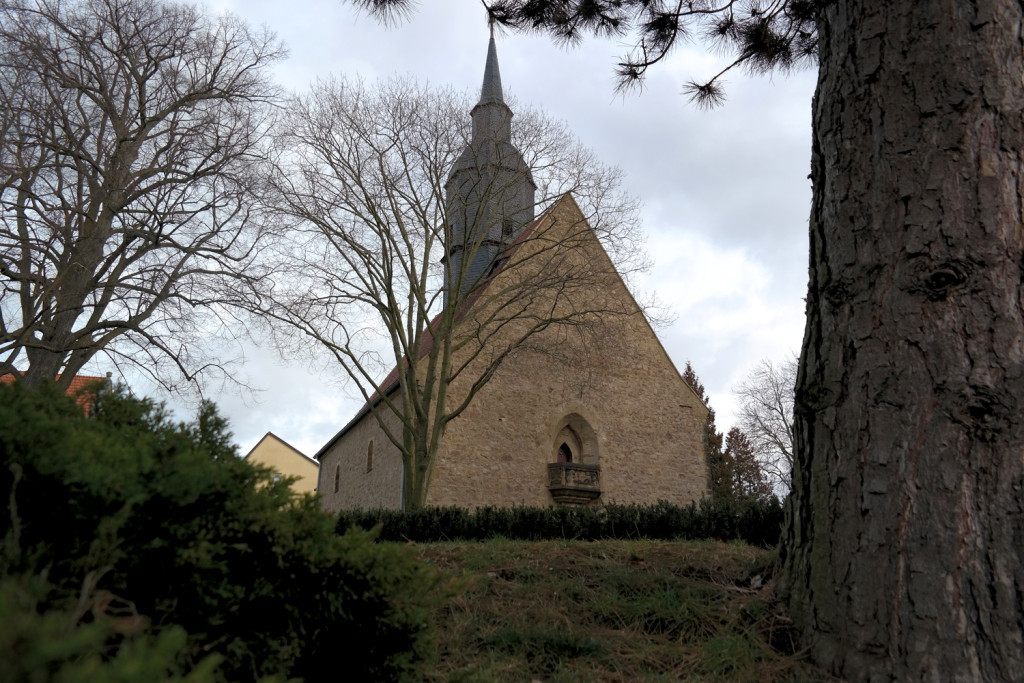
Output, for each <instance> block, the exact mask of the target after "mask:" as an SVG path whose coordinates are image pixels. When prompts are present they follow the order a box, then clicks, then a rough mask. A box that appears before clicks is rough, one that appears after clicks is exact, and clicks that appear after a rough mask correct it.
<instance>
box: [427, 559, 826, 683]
mask: <svg viewBox="0 0 1024 683" xmlns="http://www.w3.org/2000/svg"><path fill="white" fill-rule="evenodd" d="M420 555H421V556H422V557H423V558H424V559H425V560H427V561H428V562H430V563H432V564H433V565H435V566H436V567H437V568H438V569H440V570H441V572H442V573H444V574H447V575H449V576H451V577H453V579H454V584H455V585H456V586H457V589H456V591H455V595H454V596H453V597H452V599H450V600H448V601H447V602H446V603H445V605H444V606H443V607H442V608H441V609H440V610H439V611H438V613H437V616H436V618H437V629H438V632H439V650H438V659H437V662H436V665H435V667H434V673H433V675H432V677H431V680H436V681H488V682H489V681H552V682H554V681H670V680H679V679H689V680H706V681H756V682H757V683H772V682H773V681H818V680H829V679H828V678H827V677H826V676H824V675H823V674H821V673H820V672H818V671H816V670H815V669H813V668H812V667H810V666H808V665H807V664H806V663H804V662H802V661H801V658H800V656H799V653H796V652H794V648H795V639H794V635H793V633H792V629H791V627H790V625H789V622H788V620H787V619H786V617H785V615H784V614H783V613H782V612H781V610H779V609H778V608H777V607H776V606H775V605H774V604H773V602H772V588H771V586H772V581H771V571H772V567H773V564H774V557H773V555H772V553H770V552H769V551H765V550H759V549H756V548H752V547H750V546H746V545H741V544H725V543H717V542H668V541H598V542H575V541H545V542H524V541H504V540H495V541H487V542H481V543H437V544H425V545H423V546H421V547H420Z"/></svg>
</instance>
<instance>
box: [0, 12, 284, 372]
mask: <svg viewBox="0 0 1024 683" xmlns="http://www.w3.org/2000/svg"><path fill="white" fill-rule="evenodd" d="M0 43H2V47H0V98H2V114H0V117H2V119H0V133H2V135H3V138H2V143H0V287H2V299H0V325H2V327H0V372H4V373H6V372H12V371H14V370H15V369H16V368H19V367H24V365H25V364H26V363H27V371H26V374H25V380H26V381H29V382H39V381H42V380H44V379H49V380H53V379H54V378H55V377H57V376H58V375H61V378H62V379H61V382H62V383H64V384H67V383H68V382H70V381H71V379H72V378H73V377H74V375H75V373H77V372H78V371H79V370H80V369H81V368H82V367H83V366H84V365H85V364H86V363H87V362H89V361H90V360H91V359H92V358H93V357H94V356H95V355H96V354H98V353H105V354H108V356H109V357H110V358H111V360H114V359H117V361H118V362H129V363H132V364H134V365H137V366H139V367H141V368H142V369H143V370H144V371H146V372H150V373H151V374H152V375H153V376H154V377H156V378H158V379H160V380H161V381H162V382H164V383H165V384H172V383H174V382H175V381H177V380H180V379H181V378H184V379H185V380H186V381H189V380H192V379H194V378H195V377H197V376H198V375H199V374H200V373H207V372H209V371H210V370H215V369H220V370H222V371H224V370H225V368H224V367H222V365H221V362H220V358H219V355H220V354H219V351H220V350H219V349H216V348H215V344H212V343H210V341H211V340H212V339H213V338H214V337H213V333H214V332H216V331H217V328H223V327H224V326H225V321H229V320H230V314H227V313H226V312H225V311H226V310H227V308H228V307H231V306H234V305H236V304H237V303H238V301H237V297H238V296H239V295H240V294H241V293H242V291H241V290H239V289H238V288H237V286H236V285H235V284H234V282H235V281H236V280H238V279H240V278H242V279H249V280H251V281H252V282H253V283H256V282H257V281H258V280H259V278H261V277H262V276H264V275H265V274H266V271H267V267H266V266H264V265H262V263H263V262H262V261H261V259H260V258H259V254H258V250H257V248H256V247H257V244H258V242H259V240H260V239H261V236H262V235H263V233H264V231H265V225H264V221H263V220H262V219H261V217H260V216H259V215H257V214H255V213H254V212H253V206H254V203H253V197H254V196H256V195H258V194H261V193H262V192H261V189H260V183H261V182H263V181H262V180H261V177H263V176H264V174H263V173H262V170H261V166H262V165H263V164H264V163H265V161H266V157H267V153H268V147H267V142H268V138H267V134H268V131H269V127H270V123H271V121H272V119H273V116H274V106H273V105H274V102H275V98H276V97H277V92H276V90H275V88H274V87H272V86H271V85H270V83H269V81H268V77H267V76H268V72H267V70H268V67H269V66H270V65H271V64H273V63H274V62H275V61H277V60H278V59H280V58H281V57H282V55H283V49H282V48H281V46H280V45H279V43H278V42H277V41H276V40H275V39H274V37H273V36H272V35H270V34H268V33H265V32H264V33H261V32H253V31H251V30H250V29H249V28H248V27H247V26H246V25H245V24H244V23H242V22H241V21H239V20H237V19H235V18H232V17H230V16H225V17H221V18H218V19H212V18H210V17H209V16H207V15H205V14H204V13H202V12H200V11H198V10H196V9H195V8H194V7H191V6H188V5H181V4H177V3H166V2H161V1H160V0H73V1H63V2H57V1H56V0H34V1H31V2H5V3H3V4H2V5H0ZM171 340H174V341H173V342H172V341H171ZM154 350H157V351H158V352H159V353H157V354H154V353H153V351H154ZM157 356H166V359H162V360H160V361H159V362H155V361H156V358H157ZM165 360H170V363H169V364H167V363H166V362H164V361H165ZM165 371H169V372H165Z"/></svg>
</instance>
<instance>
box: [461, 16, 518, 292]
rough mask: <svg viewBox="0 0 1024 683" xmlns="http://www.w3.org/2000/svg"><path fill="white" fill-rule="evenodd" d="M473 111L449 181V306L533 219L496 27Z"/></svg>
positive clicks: (489, 267)
mask: <svg viewBox="0 0 1024 683" xmlns="http://www.w3.org/2000/svg"><path fill="white" fill-rule="evenodd" d="M470 115H471V116H472V118H473V134H472V138H471V139H470V142H469V144H468V145H467V146H466V150H465V151H464V152H463V153H462V155H461V156H460V157H459V159H458V161H456V162H455V165H454V166H453V167H452V171H451V174H450V175H449V176H448V182H447V183H445V199H446V203H447V208H448V239H449V244H448V254H447V259H446V260H445V305H447V303H448V301H449V300H450V298H451V296H450V294H451V292H453V291H455V290H456V289H457V290H458V291H459V292H460V293H462V294H465V293H466V292H468V291H469V290H470V289H472V288H473V287H474V286H475V285H476V284H478V283H479V282H480V280H481V279H482V278H484V277H486V276H487V275H488V274H489V273H490V271H491V269H492V268H493V266H494V263H495V261H496V259H497V258H498V257H499V256H500V254H501V251H502V249H503V248H504V247H505V246H506V245H508V244H509V243H510V242H511V241H512V240H514V239H515V238H516V237H517V236H518V235H519V232H520V231H521V230H522V229H523V227H525V226H526V225H528V224H529V223H530V222H531V221H532V220H533V208H534V201H535V194H536V185H534V183H533V176H532V175H531V174H530V169H529V168H528V167H527V166H526V162H525V161H523V155H522V154H520V153H519V150H517V149H516V148H515V146H514V145H513V144H512V110H511V109H509V107H508V105H507V104H505V97H504V94H503V92H502V88H501V72H500V70H499V69H498V51H497V49H496V48H495V45H494V29H493V26H492V28H491V39H490V42H489V43H488V45H487V62H486V64H485V65H484V80H483V86H482V87H481V88H480V101H479V102H477V104H476V106H475V107H473V109H472V111H471V112H470Z"/></svg>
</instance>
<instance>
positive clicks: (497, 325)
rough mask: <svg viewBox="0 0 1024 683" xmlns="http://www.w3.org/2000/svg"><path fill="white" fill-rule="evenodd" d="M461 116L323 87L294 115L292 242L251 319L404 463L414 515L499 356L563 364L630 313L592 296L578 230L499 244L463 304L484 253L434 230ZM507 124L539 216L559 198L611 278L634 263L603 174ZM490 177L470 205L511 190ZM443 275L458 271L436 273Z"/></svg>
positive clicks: (552, 132)
mask: <svg viewBox="0 0 1024 683" xmlns="http://www.w3.org/2000/svg"><path fill="white" fill-rule="evenodd" d="M470 109H471V103H470V101H469V99H468V98H467V97H466V96H464V95H457V94H455V93H453V92H451V91H448V90H432V89H429V88H427V87H424V86H420V85H417V84H415V83H412V82H409V81H407V80H393V81H390V82H386V83H383V84H381V85H379V86H375V87H368V86H366V85H365V84H363V83H360V82H349V81H343V80H332V81H328V82H322V83H320V84H318V85H316V86H315V87H314V88H313V90H312V92H311V94H310V95H308V96H306V97H302V98H299V99H297V100H296V101H295V103H294V106H293V108H292V111H291V115H290V118H289V122H288V126H287V133H286V135H285V136H284V140H283V141H282V143H281V145H280V147H281V148H282V149H288V150H289V152H288V155H287V158H286V159H285V160H284V161H283V163H282V166H281V168H280V171H279V173H278V175H277V179H278V180H277V184H278V190H279V194H278V201H279V202H280V210H281V212H282V215H283V216H286V217H287V218H289V219H291V220H292V221H293V222H294V232H293V234H292V238H291V239H289V240H288V241H287V242H286V243H282V246H283V247H286V248H287V251H283V252H282V253H280V254H279V255H278V260H279V263H280V265H279V268H280V272H281V276H280V277H278V278H277V280H276V283H275V290H274V295H273V298H272V301H270V300H267V301H265V305H264V309H263V312H264V314H266V315H268V316H269V317H270V318H271V319H273V320H275V321H276V322H277V323H278V324H281V323H284V324H285V332H284V333H283V334H279V335H278V338H279V339H280V340H281V342H282V343H284V344H292V348H291V350H292V351H293V352H294V351H295V350H296V349H295V347H294V341H295V338H294V334H293V330H294V329H295V328H298V329H299V330H301V331H302V332H303V335H304V337H305V339H307V340H311V341H312V342H313V346H314V348H316V349H318V350H319V351H321V352H322V351H323V350H326V351H327V352H328V353H329V354H330V356H331V357H332V359H333V360H334V361H336V362H337V363H338V364H339V365H340V366H341V368H343V369H344V371H345V373H347V375H348V376H349V377H350V378H351V380H353V383H354V385H355V386H357V387H358V390H359V392H360V393H361V395H362V397H363V398H364V400H365V401H366V402H367V406H368V409H372V410H373V412H374V415H375V417H376V418H377V421H378V423H379V424H380V426H381V428H382V429H383V430H384V432H385V433H386V435H387V437H388V438H389V439H390V440H391V441H392V442H393V443H394V444H395V445H396V447H397V448H398V449H399V450H400V452H401V453H402V455H403V460H404V477H405V481H404V486H403V492H404V496H405V500H404V504H405V505H406V506H407V507H415V506H417V505H420V504H422V502H423V499H424V495H425V490H426V484H427V481H428V479H429V474H430V468H431V465H432V462H433V457H434V454H435V453H436V452H437V449H438V447H439V444H440V439H441V436H442V435H443V433H444V429H445V426H446V425H447V424H448V423H449V422H450V421H451V420H453V419H454V418H455V417H457V416H458V415H459V414H460V413H462V412H463V411H464V410H465V409H466V407H467V406H468V405H469V404H470V402H471V401H472V399H473V397H474V396H475V395H476V393H477V392H478V391H479V390H480V389H481V388H482V387H483V386H484V385H485V384H486V383H487V382H488V381H489V379H490V378H491V377H492V376H493V375H494V373H495V372H497V371H498V370H499V368H500V367H501V366H502V365H503V363H504V362H505V361H506V360H507V359H508V358H510V357H512V356H514V355H516V354H519V353H526V352H533V353H545V354H549V355H559V356H562V357H564V358H566V359H569V358H571V357H572V356H573V355H578V354H579V353H581V352H584V351H582V350H581V349H582V348H583V347H585V346H590V345H589V344H587V345H584V344H581V343H579V341H580V340H582V339H588V341H591V340H592V338H593V336H594V335H595V334H596V332H595V329H596V327H597V326H595V325H594V323H595V322H598V321H600V320H602V319H607V318H608V317H609V316H613V315H629V314H632V313H636V312H637V309H636V308H635V307H633V308H632V309H631V310H630V308H629V306H628V305H624V304H623V303H622V302H617V301H610V300H607V299H606V298H605V297H602V296H600V294H599V292H600V291H602V287H603V283H606V282H607V278H609V277H614V276H615V273H614V267H613V265H612V262H611V261H610V260H609V259H608V258H607V257H605V256H603V255H597V254H593V253H591V252H592V251H593V250H589V251H588V249H589V248H588V247H587V243H588V239H589V240H590V243H591V244H593V238H592V237H590V235H591V234H592V233H590V232H589V231H590V228H589V227H588V226H587V225H586V222H585V221H583V220H580V221H578V222H576V223H574V224H572V225H559V227H558V229H557V231H556V230H549V231H546V232H544V233H543V234H542V233H541V232H540V231H537V232H529V231H527V232H524V233H522V234H521V235H519V236H518V237H515V235H516V234H518V233H516V232H514V231H513V232H509V233H508V234H507V235H506V236H507V237H508V239H509V240H510V241H511V240H513V239H514V241H515V244H514V245H513V244H511V243H503V246H502V247H501V248H500V249H498V251H497V252H496V253H495V254H494V257H493V259H492V261H491V262H490V264H489V266H488V267H487V268H486V269H485V272H484V273H483V275H482V279H481V280H480V281H478V282H474V283H472V286H468V287H466V288H465V291H462V288H460V287H459V286H458V285H459V283H460V282H468V280H469V279H470V277H471V276H470V274H469V270H468V269H469V264H470V263H471V262H473V261H474V258H475V255H476V254H477V253H481V250H482V249H484V248H486V245H485V244H484V240H483V238H481V237H480V236H479V235H477V236H476V237H473V236H469V237H468V238H467V241H466V242H465V243H458V244H456V243H455V240H456V238H455V237H453V235H452V234H451V231H449V230H446V229H445V226H446V225H448V224H449V223H450V221H451V219H452V218H453V216H452V215H451V213H450V210H451V207H450V205H449V203H448V201H447V199H446V191H445V185H446V182H447V179H448V178H449V174H450V172H451V170H452V168H453V166H454V165H455V163H456V161H457V160H459V159H460V156H461V157H462V161H463V162H467V163H469V164H470V165H472V164H473V163H474V160H473V159H471V158H470V159H467V158H466V156H465V155H466V154H467V153H470V154H471V152H467V150H469V149H470V147H469V142H470V140H471V130H470V125H469V123H470V122H469V117H468V116H467V112H468V111H469V110H470ZM517 124H518V125H516V126H515V128H514V140H515V142H516V145H517V147H518V148H519V150H521V152H522V156H523V158H524V160H525V162H526V164H528V166H529V167H530V168H531V169H532V172H533V174H532V177H533V180H534V182H535V183H536V187H537V193H536V194H537V202H538V206H539V207H544V206H546V205H548V204H550V203H551V202H552V201H553V200H554V199H556V198H558V197H560V196H562V195H563V194H564V193H566V192H570V191H571V192H573V193H574V195H575V197H576V198H577V200H578V204H579V206H580V208H581V210H582V212H583V214H584V215H585V216H586V217H587V219H589V221H590V223H591V225H592V227H593V230H594V232H595V233H596V234H597V235H598V237H599V239H600V240H601V242H602V243H603V244H604V245H605V246H606V248H607V249H608V251H609V252H610V253H611V254H612V255H613V257H615V259H616V262H617V264H618V265H619V266H620V268H621V269H622V270H623V271H624V272H625V273H626V274H627V275H628V273H629V272H631V271H634V270H635V269H637V268H640V267H644V266H645V265H646V264H645V262H644V260H643V258H642V254H641V251H640V249H639V248H638V244H639V240H638V237H637V234H638V232H637V231H638V219H637V206H636V203H635V201H634V200H632V199H631V198H630V197H628V196H626V195H625V194H623V192H622V191H621V190H620V188H619V172H618V170H616V169H612V168H609V167H607V166H605V165H604V164H601V163H599V162H598V161H597V160H596V159H595V158H594V156H593V155H592V154H591V153H590V152H588V151H587V150H585V149H584V148H583V147H581V146H580V145H579V143H577V142H576V141H575V140H574V139H573V138H572V136H571V135H570V134H569V132H568V131H567V130H566V127H565V126H564V125H562V124H559V123H555V122H552V121H551V120H549V119H547V118H545V117H544V116H542V115H541V114H538V113H535V112H529V113H527V114H525V115H523V116H520V117H517ZM501 177H502V176H501V175H500V174H499V175H497V176H495V177H492V178H491V181H490V182H489V183H486V186H481V187H474V188H473V191H474V192H478V193H479V196H490V197H495V196H499V195H502V194H503V193H506V192H510V191H511V190H510V188H509V187H507V186H505V185H503V184H502V183H503V182H504V181H502V180H500V178H501ZM496 178H497V179H496ZM474 218H476V217H474ZM481 220H483V218H481ZM521 227H522V226H519V228H521ZM485 232H486V231H485ZM585 251H586V252H587V254H586V256H584V252H585ZM455 253H458V254H459V255H460V259H461V260H460V261H458V262H456V261H455V260H454V259H451V258H450V255H452V254H455ZM445 263H448V264H449V267H450V268H452V269H454V271H457V272H451V273H449V274H447V275H446V267H445ZM459 263H460V264H461V266H460V267H456V265H457V264H459ZM453 264H455V265H453ZM499 273H500V274H501V277H499V276H498V274H499ZM446 278H451V280H450V281H451V284H452V286H451V288H450V292H449V293H448V295H447V299H448V300H447V303H446V302H445V294H444V289H445V282H446ZM555 340H557V341H555ZM553 342H554V343H553ZM601 343H604V344H611V343H617V342H616V341H615V340H607V339H606V340H604V341H603V342H601ZM392 368H393V371H392V372H391V373H390V374H388V370H389V369H392ZM456 380H458V382H457V387H454V385H453V383H454V382H455V381H456ZM453 387H454V388H453ZM396 418H397V424H398V425H399V427H398V428H394V427H393V426H392V425H393V424H394V423H395V420H396Z"/></svg>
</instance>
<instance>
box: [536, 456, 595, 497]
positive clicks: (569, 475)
mask: <svg viewBox="0 0 1024 683" xmlns="http://www.w3.org/2000/svg"><path fill="white" fill-rule="evenodd" d="M548 490H550V491H551V497H552V498H554V500H555V502H556V503H559V504H561V505H586V504H587V503H589V502H590V501H592V500H594V499H595V498H597V497H598V496H600V495H601V468H600V467H599V466H597V465H584V464H582V463H576V462H553V463H550V464H549V465H548Z"/></svg>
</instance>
